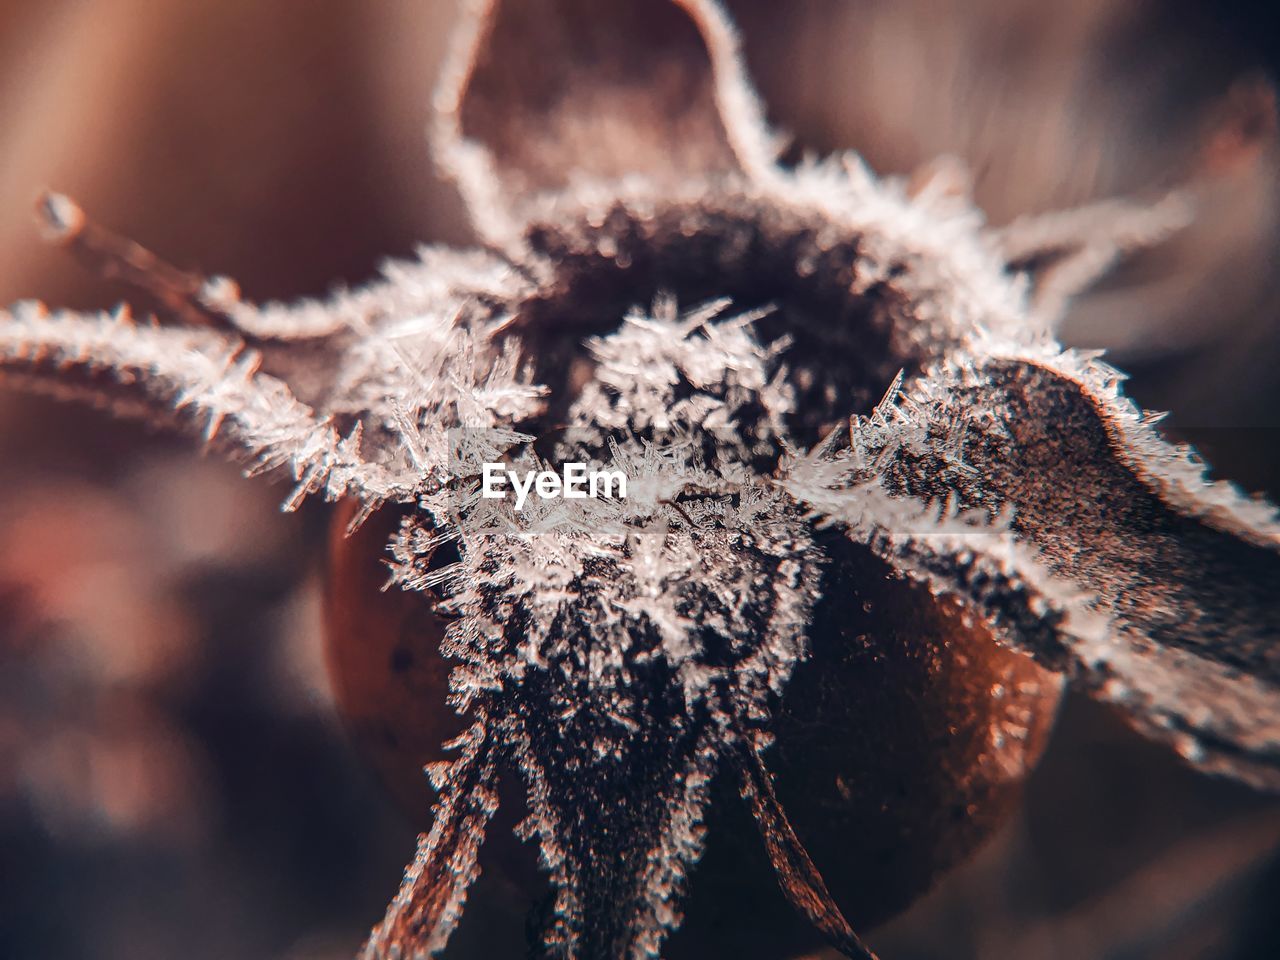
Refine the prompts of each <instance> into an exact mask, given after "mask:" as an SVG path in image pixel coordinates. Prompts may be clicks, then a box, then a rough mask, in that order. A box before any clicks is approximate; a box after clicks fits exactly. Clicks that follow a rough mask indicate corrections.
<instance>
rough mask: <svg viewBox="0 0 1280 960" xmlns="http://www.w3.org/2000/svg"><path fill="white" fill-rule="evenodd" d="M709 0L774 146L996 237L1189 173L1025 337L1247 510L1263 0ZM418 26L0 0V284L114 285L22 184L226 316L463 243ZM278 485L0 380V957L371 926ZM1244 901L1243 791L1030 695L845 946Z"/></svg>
mask: <svg viewBox="0 0 1280 960" xmlns="http://www.w3.org/2000/svg"><path fill="white" fill-rule="evenodd" d="M727 5H728V6H729V7H730V8H731V9H732V11H733V12H734V14H735V15H736V16H737V17H738V19H739V22H740V24H741V26H742V28H743V31H744V36H745V42H746V48H747V55H748V59H749V65H750V67H751V69H752V71H753V72H754V75H755V77H756V79H757V82H758V85H759V86H760V88H761V91H762V93H763V95H764V97H765V99H766V101H767V102H768V104H769V108H770V117H771V120H772V121H773V122H774V123H775V124H776V125H778V126H779V127H781V128H783V129H785V130H786V131H789V132H790V133H791V134H793V137H794V141H793V147H792V150H791V151H790V153H789V156H791V157H798V156H800V155H801V154H802V153H803V152H805V151H816V152H825V151H830V150H833V149H856V150H858V151H860V152H861V153H862V154H863V156H864V157H865V158H866V159H867V161H868V162H869V163H870V164H871V166H872V167H873V168H874V169H876V170H877V171H879V172H883V173H901V174H905V173H908V172H910V170H911V169H912V168H914V167H915V166H916V165H917V164H919V163H921V162H923V161H926V160H928V159H930V158H931V157H933V156H935V155H936V154H939V153H944V152H945V153H952V154H955V155H957V156H959V157H961V158H963V159H964V160H965V161H966V162H967V163H968V164H969V166H970V168H971V170H972V171H973V174H974V178H975V189H976V193H977V198H978V200H979V202H980V203H981V204H982V205H983V206H984V207H985V209H986V210H987V211H988V212H989V214H990V217H991V219H992V220H993V221H995V222H997V223H1000V222H1007V221H1008V220H1011V219H1012V218H1014V217H1016V216H1018V215H1020V214H1024V213H1033V212H1037V211H1041V210H1047V209H1052V208H1055V207H1061V206H1066V205H1070V204H1074V203H1079V202H1082V201H1085V200H1088V199H1091V198H1097V197H1104V196H1109V195H1114V194H1125V195H1133V196H1144V195H1154V194H1157V193H1159V192H1160V191H1161V190H1163V189H1167V188H1168V187H1170V186H1173V185H1178V184H1181V185H1184V186H1185V187H1186V188H1187V189H1189V190H1191V191H1192V192H1193V193H1194V195H1195V196H1196V198H1197V199H1198V201H1199V207H1200V210H1201V216H1200V219H1199V220H1198V221H1197V223H1196V224H1195V226H1194V227H1192V228H1191V229H1190V230H1188V231H1187V232H1186V234H1184V235H1183V236H1182V237H1180V238H1179V239H1178V240H1177V241H1175V242H1174V243H1172V244H1170V245H1168V246H1167V247H1165V248H1162V249H1161V250H1159V251H1154V252H1151V253H1149V254H1146V255H1143V256H1142V257H1140V258H1136V259H1135V260H1133V261H1131V262H1129V263H1128V264H1126V265H1125V266H1124V268H1123V269H1121V270H1119V271H1117V272H1116V273H1115V274H1114V275H1113V276H1112V277H1111V278H1110V279H1108V281H1106V283H1104V284H1103V285H1102V286H1101V287H1100V288H1099V289H1098V290H1097V291H1096V292H1094V293H1092V294H1090V295H1089V296H1087V297H1085V298H1084V299H1082V300H1081V301H1080V302H1079V303H1078V304H1077V305H1076V307H1075V308H1074V309H1073V312H1072V314H1071V316H1070V317H1069V318H1068V322H1067V326H1066V331H1065V332H1066V338H1067V339H1068V340H1069V341H1070V342H1071V343H1073V344H1077V345H1082V346H1102V347H1107V348H1109V350H1110V351H1111V353H1110V359H1111V360H1112V361H1113V362H1116V363H1117V364H1119V365H1121V366H1123V367H1125V368H1126V369H1128V370H1129V371H1130V372H1132V373H1133V374H1134V377H1133V379H1132V381H1131V384H1130V386H1131V392H1132V393H1133V394H1134V395H1135V396H1136V397H1137V398H1138V399H1139V401H1141V402H1142V403H1143V404H1144V405H1146V406H1148V407H1154V408H1159V409H1167V410H1171V411H1172V417H1171V419H1170V420H1169V421H1167V423H1168V426H1169V430H1170V432H1171V433H1172V434H1174V435H1176V436H1180V437H1183V438H1188V439H1191V440H1193V441H1194V442H1196V443H1197V444H1198V445H1199V446H1200V447H1201V448H1202V450H1203V452H1204V453H1205V454H1206V457H1207V458H1208V459H1209V460H1210V462H1212V463H1213V464H1214V466H1215V468H1216V470H1217V471H1218V473H1219V474H1220V475H1223V476H1228V477H1231V478H1233V479H1236V480H1238V481H1239V482H1241V483H1242V485H1244V486H1245V487H1246V488H1248V489H1250V490H1256V491H1264V492H1267V493H1269V494H1270V495H1271V496H1272V497H1280V433H1278V432H1277V430H1276V428H1277V424H1278V422H1280V414H1278V413H1277V410H1278V409H1280V270H1277V265H1278V259H1280V179H1278V178H1277V171H1278V170H1280V143H1278V139H1277V132H1276V131H1277V122H1276V101H1275V96H1274V93H1273V90H1274V82H1275V80H1276V77H1277V68H1278V67H1280V22H1278V21H1277V16H1278V15H1277V13H1276V12H1274V11H1272V10H1271V9H1269V7H1270V6H1271V5H1270V4H1268V3H1265V2H1257V3H1246V2H1228V3H1225V4H1224V3H1210V2H1193V0H1147V2H1140V0H1129V2H1123V0H1062V2H1060V3H1057V4H1052V5H1050V4H1045V3H1043V2H1040V0H963V2H962V0H896V2H890V0H795V2H791V3H787V4H776V3H769V2H764V0H736V2H734V0H730V2H728V4H727ZM453 6H454V4H453V2H452V0H377V2H375V3H370V2H359V0H273V2H271V3H261V2H257V0H219V2H217V3H198V2H191V0H44V2H40V3H36V2H33V0H0V302H3V303H7V302H11V301H14V300H17V299H22V298H29V297H38V298H40V299H44V300H46V301H49V302H51V303H54V304H58V305H66V306H72V307H80V308H93V307H103V306H110V305H112V304H114V303H115V302H117V301H119V300H121V299H123V298H125V297H126V296H128V295H129V291H126V290H123V289H121V288H118V287H115V286H113V285H111V284H109V283H106V282H104V281H101V280H99V279H98V278H96V277H94V276H92V275H90V274H88V273H86V272H84V271H83V270H82V269H81V268H80V267H79V266H78V265H77V264H76V263H75V262H74V261H73V260H72V259H71V258H70V257H68V256H66V255H65V254H64V253H61V252H59V251H57V250H53V249H50V248H48V247H45V246H43V245H42V244H41V243H40V242H39V239H38V235H37V231H36V229H35V227H34V224H33V218H32V210H33V204H34V200H35V197H36V196H37V195H38V193H39V192H40V191H41V190H42V189H44V188H46V187H51V188H55V189H57V190H60V191H63V192H66V193H68V194H70V195H72V196H73V197H75V198H76V199H77V200H78V201H80V203H81V204H82V205H83V206H84V207H85V208H86V209H87V210H88V211H90V213H91V214H92V215H93V216H94V217H95V218H96V219H97V220H99V221H100V222H102V223H104V224H108V225H110V226H111V227H113V228H114V229H116V230H118V231H120V232H122V233H124V234H126V235H128V236H131V237H134V238H136V239H138V240H139V241H141V242H143V243H145V244H146V245H147V246H149V247H151V248H152V249H154V250H156V251H158V252H160V253H161V254H162V255H163V256H164V257H166V258H167V259H168V260H170V261H172V262H174V263H177V264H178V265H180V266H183V267H187V268H191V269H196V270H199V271H202V272H205V273H219V274H228V275H230V276H233V277H235V278H236V279H237V280H238V281H240V283H241V286H242V288H243V290H244V291H245V294H246V295H247V296H249V297H252V298H255V299H259V300H263V299H269V298H292V297H297V296H300V295H304V294H312V295H314V294H319V293H323V292H324V291H325V290H326V289H329V288H331V287H333V286H334V285H338V284H356V283H360V282H362V281H363V280H366V279H368V278H369V277H370V276H372V275H373V274H374V272H375V271H376V269H377V265H378V263H379V261H381V260H382V259H383V258H385V257H388V256H408V255H411V254H412V252H413V250H414V247H415V245H416V244H418V243H421V242H427V241H447V242H462V241H465V240H466V239H467V236H468V233H467V228H466V225H465V222H464V220H463V218H462V215H461V208H460V205H459V203H458V201H457V199H456V197H455V196H454V195H453V193H452V192H451V190H450V189H449V188H448V187H447V186H446V185H443V184H442V183H441V182H440V181H439V180H438V178H437V177H436V176H435V175H434V173H433V171H432V168H431V165H430V162H429V158H428V148H427V144H426V140H425V135H424V133H423V131H424V130H425V127H426V121H427V109H428V104H429V93H430V89H431V86H432V82H433V78H434V75H435V72H436V70H437V68H438V65H439V62H440V57H441V53H442V50H443V44H444V41H445V38H446V36H447V32H448V27H449V24H450V22H451V20H452V17H453ZM0 389H2V387H0ZM281 498H282V492H281V491H280V490H278V489H273V488H272V487H270V486H269V485H268V484H266V483H265V482H262V481H255V482H245V481H243V480H242V479H241V478H240V477H239V475H238V473H237V471H236V470H235V469H234V468H232V467H228V466H225V465H224V464H222V463H220V462H218V461H216V460H213V459H205V458H202V457H200V456H198V455H197V454H196V453H195V452H194V449H193V447H192V446H191V445H189V444H186V443H181V442H177V441H173V440H170V439H166V438H162V437H157V436H155V435H153V434H151V433H149V432H147V431H146V430H144V429H142V428H139V427H135V426H131V425H126V424H119V423H115V422H112V421H109V420H107V419H105V418H103V417H101V416H99V415H97V414H95V413H92V412H89V411H85V410H80V409H68V408H64V407H61V406H58V405H56V404H53V403H50V402H48V401H45V400H40V399H33V398H30V397H24V396H20V395H18V394H14V393H4V392H0V957H5V958H14V960H72V958H93V960H117V958H118V960H152V958H155V960H160V958H165V960H169V958H175V957H181V958H184V960H205V958H208V960H223V958H229V957H235V958H237V960H258V958H262V960H267V958H272V960H301V958H315V960H329V958H335V960H336V958H344V957H349V956H351V954H352V952H353V951H354V950H355V949H356V947H357V946H358V944H359V943H360V941H361V940H362V938H363V936H364V934H365V932H366V931H367V929H368V927H369V925H370V924H371V923H372V922H373V921H375V920H376V919H378V918H379V917H380V916H381V913H382V910H383V907H384V906H385V903H386V900H387V899H388V897H389V896H390V894H391V892H392V891H393V890H394V888H395V887H396V885H397V883H398V881H399V877H400V871H401V869H402V867H403V865H404V862H405V861H406V860H407V859H408V858H409V856H410V853H411V851H412V848H413V837H414V835H415V826H414V825H413V824H411V823H410V822H409V821H408V820H406V819H405V818H404V817H403V816H402V815H401V814H400V813H398V812H397V811H396V809H395V808H394V807H393V806H392V805H391V803H390V801H389V800H387V799H386V797H385V796H384V793H383V791H382V790H381V789H380V788H379V786H378V785H377V784H376V783H375V782H374V780H373V778H372V777H371V775H369V774H368V773H367V772H366V770H365V769H364V767H363V766H362V765H361V762H360V760H359V758H358V757H357V756H355V754H354V752H353V751H352V750H351V748H350V747H349V746H348V744H347V743H346V741H345V739H344V737H343V734H342V731H341V727H340V723H339V721H338V718H337V717H336V716H335V711H334V709H333V706H332V703H331V699H330V694H329V690H328V681H327V677H326V675H325V671H324V665H323V658H322V654H321V648H320V618H321V615H320V608H319V597H320V593H321V588H320V576H321V573H322V568H323V558H324V553H325V535H326V529H325V528H326V523H327V519H328V518H327V515H326V513H325V510H324V509H323V507H321V506H317V505H312V506H309V507H308V508H306V509H304V510H303V511H302V513H301V514H299V515H292V516H283V515H281V514H280V513H279V512H278V510H277V507H278V503H279V501H280V499H281ZM1278 903H1280V804H1277V802H1276V801H1274V800H1268V799H1267V798H1264V797H1261V796H1259V795H1256V794H1253V793H1252V792H1250V791H1249V790H1247V789H1245V788H1241V787H1237V786H1233V785H1231V784H1227V783H1223V782H1218V781H1213V780H1208V779H1204V778H1200V777H1197V776H1194V775H1192V774H1190V773H1189V772H1188V771H1186V770H1184V769H1183V768H1182V767H1181V766H1180V765H1179V764H1178V763H1177V762H1176V761H1174V760H1173V759H1172V758H1170V757H1169V756H1167V755H1165V754H1164V753H1162V752H1161V751H1159V750H1155V749H1151V748H1149V747H1148V746H1147V745H1145V744H1144V743H1143V742H1142V741H1140V740H1139V739H1138V738H1137V737H1135V736H1134V735H1132V734H1130V733H1128V732H1127V731H1126V730H1125V728H1124V727H1123V726H1122V725H1121V724H1120V723H1118V722H1117V721H1116V720H1115V719H1114V718H1113V717H1111V715H1110V714H1109V713H1108V712H1107V711H1105V710H1103V709H1101V708H1098V707H1095V706H1092V705H1090V704H1088V703H1085V702H1077V701H1075V700H1071V701H1069V702H1068V703H1067V705H1066V708H1065V711H1064V714H1063V717H1062V722H1061V724H1060V726H1059V728H1058V731H1057V734H1056V736H1055V741H1054V744H1053V746H1052V747H1051V749H1050V751H1049V755H1048V757H1047V759H1046V761H1045V763H1044V764H1043V765H1042V767H1041V768H1040V769H1039V771H1038V772H1037V773H1036V774H1035V776H1034V777H1033V778H1032V781H1031V783H1030V784H1029V787H1028V795H1027V802H1026V804H1025V808H1024V810H1023V812H1022V813H1021V815H1020V816H1019V817H1018V818H1017V819H1016V820H1015V821H1014V822H1013V823H1011V824H1009V826H1008V827H1007V828H1006V829H1005V830H1004V831H1002V832H1001V834H1000V835H999V836H998V837H997V838H996V839H995V840H994V842H993V843H992V844H991V845H990V846H989V847H987V848H986V849H985V850H984V851H983V852H982V854H981V855H980V856H979V857H978V858H977V859H976V860H975V861H974V862H972V863H971V864H970V865H968V866H967V867H965V868H963V869H962V870H960V871H958V872H957V873H955V874H953V875H951V877H950V878H948V879H947V880H946V881H945V882H944V883H943V884H942V885H941V886H940V887H939V888H938V889H937V890H936V891H935V892H934V893H933V894H931V895H930V896H928V897H926V898H925V899H923V900H922V901H920V902H919V903H918V904H917V905H916V906H915V907H914V908H912V910H910V911H909V912H908V913H907V914H905V915H903V916H901V917H900V918H898V919H897V920H895V921H893V922H892V923H890V924H889V925H888V926H887V927H885V928H883V929H881V930H879V931H872V932H870V935H869V938H870V939H871V941H872V943H873V944H874V945H875V946H876V947H877V948H878V949H879V950H880V951H881V952H882V954H883V955H884V956H885V957H886V958H887V960H907V958H917V957H919V958H923V957H949V958H950V957H957V958H970V957H973V958H977V957H982V958H1018V960H1037V958H1044V960H1052V958H1068V957H1069V958H1081V957H1107V958H1134V960H1137V958H1193V957H1195V958H1239V960H1243V958H1247V957H1248V958H1252V957H1260V958H1262V957H1277V956H1280V911H1277V910H1276V905H1277V904H1278ZM477 916H482V914H477ZM471 917H472V915H471V914H469V915H468V920H467V921H464V924H463V927H462V929H461V931H460V941H459V944H458V946H459V948H460V950H459V953H458V954H457V955H458V956H461V957H465V956H467V955H468V953H467V950H468V942H469V941H474V940H475V939H476V933H475V929H474V928H475V927H476V925H477V924H478V923H481V922H483V921H482V920H478V919H472V918H471ZM469 925H470V926H469ZM476 949H477V950H478V949H479V948H476ZM451 955H453V954H452V953H451ZM477 955H479V954H477Z"/></svg>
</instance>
